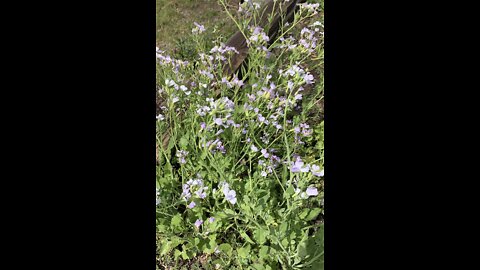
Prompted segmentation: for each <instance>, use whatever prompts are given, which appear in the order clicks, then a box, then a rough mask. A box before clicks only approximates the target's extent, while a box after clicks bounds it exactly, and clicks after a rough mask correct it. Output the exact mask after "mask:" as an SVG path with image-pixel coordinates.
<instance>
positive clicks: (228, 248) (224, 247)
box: [218, 243, 232, 257]
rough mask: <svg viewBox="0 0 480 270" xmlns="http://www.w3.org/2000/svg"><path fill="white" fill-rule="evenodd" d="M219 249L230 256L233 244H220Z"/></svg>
mask: <svg viewBox="0 0 480 270" xmlns="http://www.w3.org/2000/svg"><path fill="white" fill-rule="evenodd" d="M218 250H220V251H223V252H224V253H225V254H227V255H228V257H230V256H232V246H231V245H230V244H227V243H223V244H221V245H220V246H218Z"/></svg>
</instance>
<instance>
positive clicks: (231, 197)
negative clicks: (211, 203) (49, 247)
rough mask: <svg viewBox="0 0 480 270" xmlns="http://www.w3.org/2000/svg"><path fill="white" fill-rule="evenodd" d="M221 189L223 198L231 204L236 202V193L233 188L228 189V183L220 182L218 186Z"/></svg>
mask: <svg viewBox="0 0 480 270" xmlns="http://www.w3.org/2000/svg"><path fill="white" fill-rule="evenodd" d="M219 187H220V188H221V189H222V192H223V195H224V196H225V199H226V200H227V201H229V202H230V203H231V204H235V203H236V202H237V193H236V192H235V190H233V189H230V185H229V184H228V183H227V182H225V181H224V182H222V183H220V186H219Z"/></svg>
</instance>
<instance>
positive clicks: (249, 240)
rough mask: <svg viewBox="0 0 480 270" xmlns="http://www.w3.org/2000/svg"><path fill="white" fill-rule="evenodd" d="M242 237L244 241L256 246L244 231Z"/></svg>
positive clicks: (241, 232)
mask: <svg viewBox="0 0 480 270" xmlns="http://www.w3.org/2000/svg"><path fill="white" fill-rule="evenodd" d="M240 235H241V236H242V237H243V239H245V240H247V242H248V243H250V244H255V242H253V241H252V239H251V238H250V237H249V236H248V235H247V234H246V233H245V232H244V231H240Z"/></svg>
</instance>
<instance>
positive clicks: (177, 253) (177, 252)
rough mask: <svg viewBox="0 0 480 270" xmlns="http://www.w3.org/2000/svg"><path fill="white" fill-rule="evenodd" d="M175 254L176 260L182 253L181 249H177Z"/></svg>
mask: <svg viewBox="0 0 480 270" xmlns="http://www.w3.org/2000/svg"><path fill="white" fill-rule="evenodd" d="M173 255H174V257H175V260H177V259H178V257H179V256H180V255H182V252H181V251H180V250H178V249H175V252H174V253H173Z"/></svg>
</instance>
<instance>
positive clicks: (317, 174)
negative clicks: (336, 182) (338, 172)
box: [311, 165, 323, 177]
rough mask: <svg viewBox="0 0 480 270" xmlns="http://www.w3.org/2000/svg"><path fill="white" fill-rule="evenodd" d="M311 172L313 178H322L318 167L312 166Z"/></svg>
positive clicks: (321, 172)
mask: <svg viewBox="0 0 480 270" xmlns="http://www.w3.org/2000/svg"><path fill="white" fill-rule="evenodd" d="M311 171H312V174H313V175H315V176H318V177H322V176H323V170H321V171H320V166H318V165H312V168H311Z"/></svg>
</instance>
